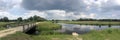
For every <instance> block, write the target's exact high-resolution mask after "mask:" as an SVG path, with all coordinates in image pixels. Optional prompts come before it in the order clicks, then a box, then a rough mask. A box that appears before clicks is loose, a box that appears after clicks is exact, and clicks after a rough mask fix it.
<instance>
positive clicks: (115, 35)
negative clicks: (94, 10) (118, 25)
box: [81, 29, 120, 40]
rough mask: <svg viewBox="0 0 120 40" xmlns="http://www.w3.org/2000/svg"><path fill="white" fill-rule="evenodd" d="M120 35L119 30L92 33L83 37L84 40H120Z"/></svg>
mask: <svg viewBox="0 0 120 40" xmlns="http://www.w3.org/2000/svg"><path fill="white" fill-rule="evenodd" d="M119 35H120V30H119V29H106V30H102V31H91V32H90V33H87V34H84V35H81V36H82V38H83V39H84V40H119V39H120V36H119Z"/></svg>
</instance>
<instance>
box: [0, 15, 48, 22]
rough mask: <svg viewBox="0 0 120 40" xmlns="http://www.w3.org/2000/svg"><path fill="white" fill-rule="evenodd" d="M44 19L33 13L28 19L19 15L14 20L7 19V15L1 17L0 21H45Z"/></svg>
mask: <svg viewBox="0 0 120 40" xmlns="http://www.w3.org/2000/svg"><path fill="white" fill-rule="evenodd" d="M45 20H46V19H44V18H42V17H40V16H37V15H34V16H31V17H29V18H28V19H23V18H22V17H19V18H17V19H15V20H9V18H8V17H3V18H1V19H0V21H1V22H11V21H12V22H13V21H14V22H23V21H24V22H31V21H32V22H33V21H34V22H38V21H45Z"/></svg>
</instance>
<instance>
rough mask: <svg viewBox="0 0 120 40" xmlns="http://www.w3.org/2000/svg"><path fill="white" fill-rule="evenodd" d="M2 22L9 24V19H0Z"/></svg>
mask: <svg viewBox="0 0 120 40" xmlns="http://www.w3.org/2000/svg"><path fill="white" fill-rule="evenodd" d="M0 21H1V22H9V19H8V17H3V18H1V19H0Z"/></svg>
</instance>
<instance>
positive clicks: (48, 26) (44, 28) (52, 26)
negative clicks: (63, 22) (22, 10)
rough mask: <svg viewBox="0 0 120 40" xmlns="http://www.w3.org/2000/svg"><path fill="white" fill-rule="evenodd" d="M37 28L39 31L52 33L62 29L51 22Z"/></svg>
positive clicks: (41, 24)
mask: <svg viewBox="0 0 120 40" xmlns="http://www.w3.org/2000/svg"><path fill="white" fill-rule="evenodd" d="M37 26H38V28H37V29H38V30H39V31H50V30H56V29H60V25H58V24H55V23H51V22H41V23H39V24H38V25H37Z"/></svg>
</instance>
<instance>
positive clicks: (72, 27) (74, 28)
mask: <svg viewBox="0 0 120 40" xmlns="http://www.w3.org/2000/svg"><path fill="white" fill-rule="evenodd" d="M59 24H60V25H61V26H62V28H61V29H60V30H59V32H63V33H72V32H77V33H79V34H84V33H87V32H90V31H91V30H104V29H108V28H116V29H120V25H78V24H65V23H59Z"/></svg>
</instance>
